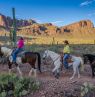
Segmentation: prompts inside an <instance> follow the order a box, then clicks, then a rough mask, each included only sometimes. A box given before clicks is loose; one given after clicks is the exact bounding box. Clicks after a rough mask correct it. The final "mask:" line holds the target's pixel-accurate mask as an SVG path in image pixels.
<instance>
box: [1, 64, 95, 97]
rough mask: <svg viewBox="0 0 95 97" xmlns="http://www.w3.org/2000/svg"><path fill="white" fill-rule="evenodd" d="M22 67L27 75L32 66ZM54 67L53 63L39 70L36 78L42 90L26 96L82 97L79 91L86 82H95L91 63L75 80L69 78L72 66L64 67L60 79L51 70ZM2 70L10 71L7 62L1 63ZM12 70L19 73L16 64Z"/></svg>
mask: <svg viewBox="0 0 95 97" xmlns="http://www.w3.org/2000/svg"><path fill="white" fill-rule="evenodd" d="M20 68H21V70H22V72H23V75H24V76H27V75H28V72H29V70H30V66H29V65H25V64H24V65H21V66H20ZM52 68H53V66H51V65H50V66H47V65H46V66H42V71H43V72H42V73H41V74H40V73H39V72H37V78H36V79H37V80H38V81H40V83H41V87H40V90H37V91H36V92H35V93H32V94H30V95H28V96H25V97H81V96H80V93H79V91H80V87H81V85H82V84H83V83H84V82H89V83H93V84H95V78H92V77H91V68H90V66H89V65H85V70H84V72H81V78H80V79H78V78H77V75H76V77H75V78H74V79H73V80H70V79H69V78H70V77H71V76H72V73H73V71H72V68H71V69H70V70H68V71H66V70H64V69H63V70H62V72H61V76H60V78H59V79H56V78H55V77H54V76H53V74H52V72H51V70H52ZM0 72H8V69H7V65H6V64H5V65H0ZM12 72H14V73H16V74H18V73H17V72H16V68H15V66H13V70H12ZM70 93H71V94H73V96H70V95H71V94H70ZM67 94H68V95H69V96H68V95H67ZM74 95H75V96H74Z"/></svg>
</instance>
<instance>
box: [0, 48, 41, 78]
mask: <svg viewBox="0 0 95 97" xmlns="http://www.w3.org/2000/svg"><path fill="white" fill-rule="evenodd" d="M12 52H13V50H12V49H9V48H7V47H0V56H1V57H2V56H4V57H8V60H9V61H8V65H9V74H10V72H11V68H12V64H13V63H12V60H13V58H12V56H11V54H12ZM36 54H37V53H36V52H35V53H32V52H28V54H27V55H29V56H27V57H25V55H24V58H25V59H26V60H24V61H25V62H22V58H21V56H17V58H16V64H15V65H16V67H17V71H18V72H19V74H20V76H21V77H22V72H21V70H20V68H19V65H20V64H23V63H28V64H30V65H31V67H32V68H31V70H30V72H29V76H31V73H32V72H34V76H35V77H36V69H35V65H36V64H37V62H36V61H37V60H36V59H39V61H40V55H38V54H37V58H36ZM32 56H34V57H33V58H32ZM28 57H29V59H31V60H28V59H27V58H28ZM32 62H33V63H32ZM38 67H39V71H40V62H38Z"/></svg>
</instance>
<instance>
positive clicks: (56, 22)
mask: <svg viewBox="0 0 95 97" xmlns="http://www.w3.org/2000/svg"><path fill="white" fill-rule="evenodd" d="M63 22H64V21H54V22H51V23H52V24H60V23H63Z"/></svg>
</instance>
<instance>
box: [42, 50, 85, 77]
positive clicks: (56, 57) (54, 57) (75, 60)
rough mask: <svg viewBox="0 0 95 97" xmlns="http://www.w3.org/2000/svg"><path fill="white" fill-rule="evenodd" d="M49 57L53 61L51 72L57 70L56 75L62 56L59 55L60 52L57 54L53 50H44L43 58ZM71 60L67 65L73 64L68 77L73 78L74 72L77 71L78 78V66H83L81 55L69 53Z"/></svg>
mask: <svg viewBox="0 0 95 97" xmlns="http://www.w3.org/2000/svg"><path fill="white" fill-rule="evenodd" d="M48 57H50V58H51V59H52V61H53V64H54V66H55V67H54V69H53V70H52V72H53V73H54V72H57V76H58V75H59V72H60V69H59V68H61V65H62V64H63V62H62V61H61V60H62V56H60V54H57V53H55V52H53V51H50V50H45V52H44V54H43V59H44V60H45V59H46V58H48ZM70 58H71V61H70V63H69V66H71V65H72V66H73V75H72V77H70V79H73V78H74V77H75V74H76V73H78V78H80V73H79V66H80V65H81V67H83V64H84V63H83V60H82V58H81V57H78V56H74V55H71V56H70Z"/></svg>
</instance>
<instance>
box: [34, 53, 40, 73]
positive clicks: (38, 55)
mask: <svg viewBox="0 0 95 97" xmlns="http://www.w3.org/2000/svg"><path fill="white" fill-rule="evenodd" d="M35 54H36V55H37V57H38V69H39V71H40V72H41V56H40V54H39V53H38V52H35Z"/></svg>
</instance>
